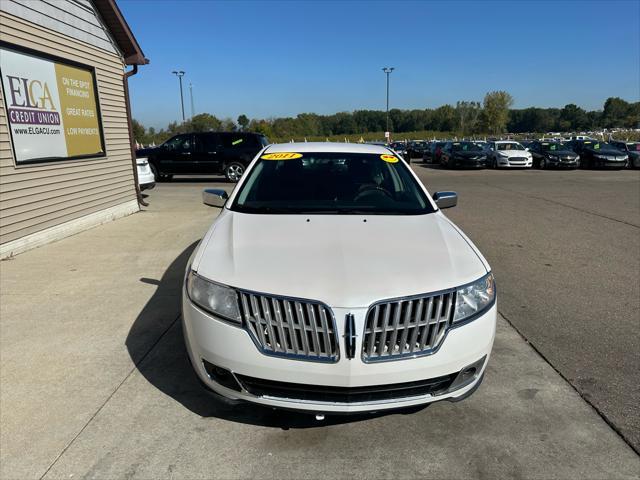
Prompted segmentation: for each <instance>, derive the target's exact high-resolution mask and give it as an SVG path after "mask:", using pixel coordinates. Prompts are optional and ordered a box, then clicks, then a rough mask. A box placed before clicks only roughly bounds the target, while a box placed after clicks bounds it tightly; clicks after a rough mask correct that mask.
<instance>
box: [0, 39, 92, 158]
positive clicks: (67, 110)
mask: <svg viewBox="0 0 640 480" xmlns="http://www.w3.org/2000/svg"><path fill="white" fill-rule="evenodd" d="M38 55H39V54H31V53H26V52H22V51H18V50H14V49H12V48H10V47H5V46H4V45H3V46H1V47H0V72H1V74H2V88H3V97H4V103H5V107H6V115H7V119H8V121H9V131H10V132H11V139H12V141H13V150H14V153H15V159H16V163H18V164H20V163H30V162H42V161H55V160H65V159H70V158H82V157H93V156H103V155H104V139H103V136H102V128H101V122H100V110H99V105H98V100H97V94H96V84H95V76H94V75H95V74H94V72H93V70H92V69H91V68H89V67H83V66H81V65H76V64H73V65H71V64H69V63H66V62H64V61H63V60H53V59H51V60H50V59H47V58H42V57H41V56H38Z"/></svg>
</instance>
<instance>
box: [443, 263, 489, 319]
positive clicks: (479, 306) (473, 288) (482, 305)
mask: <svg viewBox="0 0 640 480" xmlns="http://www.w3.org/2000/svg"><path fill="white" fill-rule="evenodd" d="M495 299H496V284H495V281H494V280H493V274H492V273H488V274H487V275H485V276H484V277H482V278H481V279H480V280H477V281H475V282H473V283H471V284H469V285H465V286H464V287H460V288H459V289H458V291H457V292H456V308H455V312H454V314H453V324H454V325H455V324H457V323H464V322H467V321H470V320H473V318H475V317H476V316H477V315H479V314H481V313H482V312H484V311H485V310H487V309H489V308H491V306H492V305H493V303H494V301H495Z"/></svg>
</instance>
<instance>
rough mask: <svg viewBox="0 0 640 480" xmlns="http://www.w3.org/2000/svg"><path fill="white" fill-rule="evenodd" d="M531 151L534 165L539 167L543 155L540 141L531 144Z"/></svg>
mask: <svg viewBox="0 0 640 480" xmlns="http://www.w3.org/2000/svg"><path fill="white" fill-rule="evenodd" d="M529 153H531V156H532V157H533V166H534V167H537V166H538V165H540V159H541V158H542V155H543V153H542V146H541V144H540V142H533V143H532V144H531V145H529Z"/></svg>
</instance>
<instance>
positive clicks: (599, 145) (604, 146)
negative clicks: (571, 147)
mask: <svg viewBox="0 0 640 480" xmlns="http://www.w3.org/2000/svg"><path fill="white" fill-rule="evenodd" d="M583 145H584V148H592V149H594V150H615V148H614V147H613V145H611V144H609V143H605V142H594V141H588V142H583Z"/></svg>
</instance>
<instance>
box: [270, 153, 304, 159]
mask: <svg viewBox="0 0 640 480" xmlns="http://www.w3.org/2000/svg"><path fill="white" fill-rule="evenodd" d="M260 158H261V159H262V160H295V159H296V158H302V154H301V153H294V152H278V153H267V154H266V155H262V156H261V157H260Z"/></svg>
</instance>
